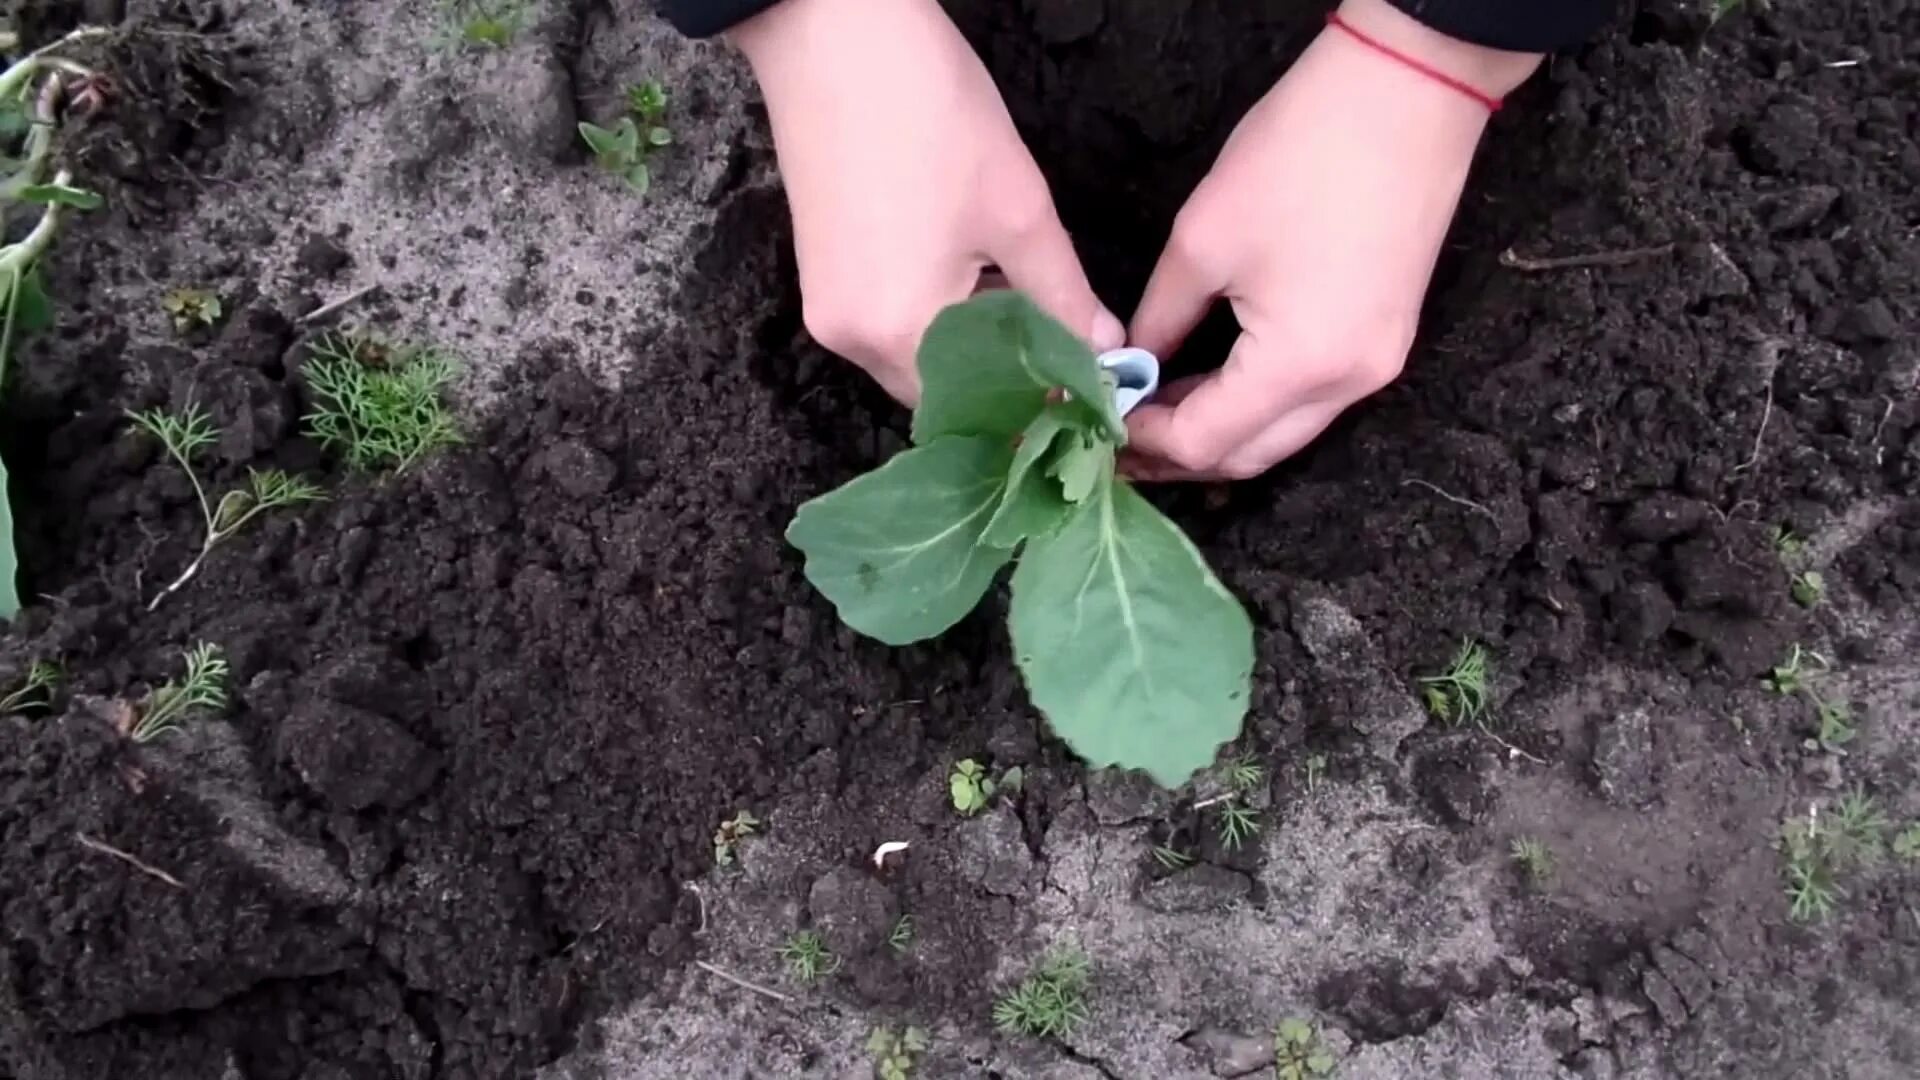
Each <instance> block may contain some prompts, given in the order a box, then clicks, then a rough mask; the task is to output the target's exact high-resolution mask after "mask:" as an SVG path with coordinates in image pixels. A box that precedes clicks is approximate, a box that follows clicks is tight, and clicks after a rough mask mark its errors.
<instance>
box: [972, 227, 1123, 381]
mask: <svg viewBox="0 0 1920 1080" xmlns="http://www.w3.org/2000/svg"><path fill="white" fill-rule="evenodd" d="M988 254H989V255H990V256H991V257H992V258H993V261H994V263H995V264H996V265H997V266H999V267H1000V272H1001V273H1002V274H1004V275H1006V278H1007V283H1008V284H1010V285H1012V286H1013V287H1014V288H1015V289H1018V290H1019V291H1020V292H1023V293H1025V294H1026V295H1027V296H1028V297H1029V298H1030V299H1032V300H1033V302H1034V303H1036V304H1038V305H1040V309H1041V310H1042V311H1045V312H1046V313H1047V314H1049V315H1051V316H1053V317H1054V318H1056V319H1058V320H1060V322H1061V323H1062V324H1064V325H1065V326H1066V327H1067V329H1069V330H1071V331H1073V332H1074V333H1075V334H1076V335H1078V336H1079V337H1080V339H1081V340H1083V341H1085V342H1086V343H1087V344H1088V345H1091V346H1093V348H1094V349H1096V350H1098V351H1101V352H1104V351H1106V350H1108V349H1117V348H1119V347H1120V346H1122V345H1125V344H1126V343H1127V328H1126V326H1125V325H1123V324H1122V323H1121V322H1120V320H1119V319H1118V318H1117V317H1115V315H1114V314H1113V312H1111V311H1108V310H1107V307H1106V305H1105V304H1102V303H1101V302H1100V298H1099V297H1098V296H1096V295H1094V292H1093V286H1092V285H1091V284H1089V283H1088V281H1087V272H1086V271H1085V270H1084V269H1082V268H1081V266H1080V256H1079V254H1078V253H1076V252H1075V251H1074V250H1073V240H1072V238H1071V237H1069V236H1068V235H1067V230H1066V228H1065V227H1064V226H1062V225H1061V224H1060V219H1059V217H1058V216H1057V215H1055V214H1054V212H1053V210H1052V209H1051V208H1049V209H1048V211H1047V215H1046V218H1045V220H1044V221H1042V222H1041V223H1040V224H1039V225H1038V226H1036V227H1033V228H1030V229H1027V230H1025V231H1024V232H1022V233H1021V234H1020V235H1019V236H1018V237H1015V238H1014V239H1012V240H1009V241H1007V242H1004V243H1002V244H1000V245H999V247H998V248H997V249H996V250H993V251H990V252H988Z"/></svg>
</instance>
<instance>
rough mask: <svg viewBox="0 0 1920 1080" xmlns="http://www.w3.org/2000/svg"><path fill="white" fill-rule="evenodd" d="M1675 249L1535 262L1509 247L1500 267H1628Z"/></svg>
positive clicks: (1534, 269)
mask: <svg viewBox="0 0 1920 1080" xmlns="http://www.w3.org/2000/svg"><path fill="white" fill-rule="evenodd" d="M1673 249H1674V245H1672V244H1655V245H1653V246H1652V247H1639V248H1627V249H1625V250H1623V251H1594V252H1589V253H1587V254H1585V255H1553V256H1544V257H1541V258H1537V259H1532V258H1528V257H1527V256H1525V255H1522V254H1520V253H1519V252H1516V251H1514V250H1513V249H1512V248H1508V249H1507V250H1505V251H1503V252H1501V253H1500V265H1501V266H1504V267H1506V268H1507V269H1509V270H1520V271H1523V272H1525V273H1529V274H1537V273H1541V272H1543V271H1547V270H1583V269H1589V268H1592V267H1596V266H1626V265H1627V264H1629V263H1636V262H1640V261H1641V260H1643V259H1659V258H1664V257H1666V256H1668V255H1671V254H1673Z"/></svg>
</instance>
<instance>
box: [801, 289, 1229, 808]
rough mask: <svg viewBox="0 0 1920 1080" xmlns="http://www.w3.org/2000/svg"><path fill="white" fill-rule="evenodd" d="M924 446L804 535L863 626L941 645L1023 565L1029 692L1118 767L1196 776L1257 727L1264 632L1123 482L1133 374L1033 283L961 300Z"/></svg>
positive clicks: (932, 396)
mask: <svg viewBox="0 0 1920 1080" xmlns="http://www.w3.org/2000/svg"><path fill="white" fill-rule="evenodd" d="M918 362H919V371H920V380H921V385H922V396H921V401H920V405H919V407H918V408H917V409H916V410H915V411H914V416H913V442H914V444H915V445H914V446H913V447H912V448H911V449H908V450H906V451H903V452H902V453H900V454H898V455H897V456H895V457H894V458H893V459H892V460H890V461H888V462H887V463H886V464H885V465H882V466H881V467H880V468H879V469H877V470H875V471H873V472H871V473H868V474H866V475H865V476H861V477H858V478H856V479H854V480H853V481H851V482H850V483H848V484H846V485H845V486H843V487H841V488H839V489H838V490H836V491H832V492H829V493H828V494H826V495H822V496H820V497H818V498H815V499H813V500H811V501H809V502H807V503H806V504H804V505H803V506H801V507H800V509H799V511H798V512H797V513H796V514H795V515H794V518H793V521H792V523H791V524H790V525H789V526H788V528H787V539H788V541H789V542H790V543H792V544H793V545H794V546H795V547H797V548H799V549H800V551H801V552H802V553H803V554H804V555H805V564H806V575H807V578H808V580H809V581H811V582H812V583H813V585H814V587H815V588H817V589H819V590H820V591H821V592H822V593H823V594H825V595H826V597H827V599H829V600H831V601H832V602H833V605H834V607H835V608H836V609H837V611H838V612H839V615H840V618H841V619H842V620H843V621H844V622H845V623H846V624H847V625H849V626H850V627H852V628H853V629H854V630H856V631H858V632H859V633H861V634H864V635H866V636H868V637H871V638H875V639H877V640H879V641H882V642H885V643H887V644H889V645H905V644H908V643H910V642H916V641H923V640H925V639H928V638H931V637H935V636H937V635H939V634H941V633H943V632H944V631H946V630H947V629H948V628H949V627H951V626H952V625H953V624H954V623H956V622H958V621H959V620H960V619H961V618H962V617H963V616H965V615H966V614H967V613H968V612H969V611H971V610H972V609H973V608H974V607H975V606H976V605H977V604H979V602H980V599H981V598H982V597H983V596H985V595H986V592H987V590H988V589H989V588H991V587H992V586H993V584H994V581H995V580H996V578H997V576H998V575H999V573H1000V571H1001V570H1002V569H1003V568H1004V567H1006V566H1007V565H1008V564H1009V563H1014V562H1015V555H1016V552H1017V553H1018V562H1017V564H1016V566H1015V569H1014V571H1013V574H1012V604H1011V607H1010V610H1009V613H1008V617H1007V623H1008V627H1009V629H1010V631H1011V635H1012V639H1013V650H1014V660H1015V662H1016V664H1017V665H1018V667H1019V669H1020V673H1021V676H1022V677H1023V679H1024V680H1025V682H1026V686H1027V692H1028V695H1029V696H1030V697H1031V699H1032V701H1033V703H1034V704H1035V705H1036V706H1037V707H1038V708H1039V710H1040V712H1041V713H1042V714H1043V715H1044V716H1045V717H1046V719H1047V722H1048V724H1049V725H1050V726H1051V728H1052V729H1053V731H1054V733H1055V734H1056V735H1058V736H1059V737H1060V738H1061V739H1062V740H1064V741H1065V742H1066V743H1067V745H1068V746H1069V747H1071V748H1072V749H1073V751H1074V752H1075V753H1076V754H1078V755H1079V756H1080V757H1081V758H1083V759H1085V760H1086V762H1087V763H1088V764H1089V765H1090V766H1092V767H1094V768H1100V767H1104V766H1108V765H1119V766H1122V767H1125V768H1131V769H1141V770H1144V771H1145V772H1147V773H1148V775H1150V776H1151V777H1152V778H1153V779H1154V780H1155V782H1157V783H1159V784H1161V785H1163V786H1165V787H1169V788H1171V787H1177V786H1179V785H1180V784H1182V783H1184V782H1185V781H1186V780H1187V779H1188V778H1190V777H1191V776H1192V775H1193V774H1194V773H1195V772H1197V771H1199V770H1200V769H1202V768H1205V767H1206V766H1207V765H1208V764H1209V763H1210V762H1211V761H1212V760H1213V758H1214V755H1215V753H1216V752H1217V751H1218V750H1219V748H1220V746H1221V745H1223V744H1224V743H1226V742H1228V741H1230V740H1232V739H1233V738H1234V737H1235V736H1237V735H1238V734H1239V733H1240V726H1241V723H1242V721H1243V720H1244V719H1245V716H1246V711H1247V704H1248V699H1249V696H1250V691H1251V680H1252V671H1253V624H1252V621H1251V620H1250V619H1248V617H1247V614H1246V611H1245V610H1244V609H1243V608H1242V607H1241V606H1240V604H1239V602H1238V601H1237V600H1236V599H1235V598H1234V596H1233V594H1232V593H1230V592H1228V591H1227V589H1226V587H1225V586H1223V585H1222V584H1221V583H1220V582H1219V580H1218V579H1217V578H1215V577H1214V575H1213V572H1212V570H1211V569H1209V568H1208V566H1207V563H1206V560H1205V558H1204V557H1202V556H1201V554H1200V552H1199V550H1198V549H1197V548H1195V547H1194V545H1193V543H1192V542H1191V541H1190V540H1188V539H1187V536H1186V534H1184V533H1182V532H1181V531H1180V528H1179V527H1178V526H1177V525H1175V524H1174V523H1173V522H1172V521H1170V520H1168V519H1167V518H1166V516H1165V515H1163V514H1162V513H1161V512H1160V511H1159V510H1158V509H1156V508H1155V507H1154V505H1153V504H1152V503H1150V502H1148V501H1147V500H1146V499H1145V498H1144V497H1142V496H1141V495H1140V494H1139V492H1137V491H1135V490H1134V488H1133V486H1132V485H1131V484H1129V483H1127V482H1126V481H1125V480H1123V479H1121V478H1120V477H1119V476H1118V475H1117V473H1116V472H1115V468H1114V461H1115V454H1116V452H1117V451H1118V450H1119V449H1120V448H1121V447H1122V446H1124V445H1125V444H1126V437H1127V436H1126V427H1125V426H1124V425H1123V424H1122V423H1121V419H1120V414H1119V410H1118V408H1117V407H1116V405H1115V402H1114V382H1113V381H1112V379H1111V377H1110V376H1108V375H1105V374H1103V373H1102V372H1101V370H1100V365H1099V363H1098V361H1097V360H1096V358H1095V356H1094V354H1093V352H1092V350H1090V349H1089V348H1088V347H1087V346H1086V345H1085V344H1083V343H1082V342H1081V341H1080V340H1079V339H1078V338H1076V337H1075V336H1074V335H1073V334H1072V332H1070V331H1068V330H1067V329H1066V328H1065V327H1063V326H1061V325H1060V324H1059V323H1057V322H1055V321H1054V320H1053V319H1051V318H1049V317H1048V316H1047V315H1045V314H1044V313H1042V312H1041V311H1040V310H1039V308H1037V307H1036V306H1034V304H1033V303H1032V302H1031V301H1030V300H1028V299H1027V298H1026V297H1024V296H1021V295H1020V294H1018V293H1014V292H992V293H986V294H982V295H981V296H977V297H975V298H973V299H971V300H967V301H964V302H962V303H959V304H956V305H954V306H952V307H949V308H947V309H946V310H945V311H943V312H942V313H941V314H940V315H939V317H938V318H936V319H935V320H934V321H933V324H932V325H931V326H930V327H929V328H928V329H927V332H926V336H925V337H924V338H923V340H922V342H921V345H920V351H919V357H918Z"/></svg>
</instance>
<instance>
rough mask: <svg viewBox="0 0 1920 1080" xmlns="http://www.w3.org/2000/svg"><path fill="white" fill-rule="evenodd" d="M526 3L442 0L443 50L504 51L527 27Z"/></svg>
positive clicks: (438, 35) (439, 36)
mask: <svg viewBox="0 0 1920 1080" xmlns="http://www.w3.org/2000/svg"><path fill="white" fill-rule="evenodd" d="M527 16H528V3H527V0H440V28H439V30H438V31H437V33H436V34H435V37H436V40H437V42H438V44H439V45H440V47H442V48H453V49H504V48H507V47H508V46H510V45H512V44H513V39H514V38H516V37H518V36H519V34H520V31H521V30H524V29H525V28H526V25H527Z"/></svg>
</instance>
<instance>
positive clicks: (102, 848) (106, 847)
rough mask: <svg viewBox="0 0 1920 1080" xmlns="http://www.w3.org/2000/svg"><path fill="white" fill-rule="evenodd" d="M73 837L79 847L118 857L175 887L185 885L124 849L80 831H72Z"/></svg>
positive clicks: (179, 887) (184, 886)
mask: <svg viewBox="0 0 1920 1080" xmlns="http://www.w3.org/2000/svg"><path fill="white" fill-rule="evenodd" d="M73 838H74V839H75V840H78V841H79V842H80V846H81V847H84V848H88V849H90V850H93V851H97V852H99V853H100V854H102V855H107V856H110V857H112V858H115V859H119V860H120V861H121V862H123V863H126V864H127V865H128V866H131V867H133V868H134V869H135V870H138V871H140V872H141V873H143V874H146V875H148V876H150V877H155V878H158V879H160V880H161V881H164V882H166V883H167V884H169V885H171V886H173V887H174V888H176V889H185V888H186V887H187V883H186V882H184V881H181V880H180V879H179V878H177V877H174V876H173V875H172V874H169V873H167V872H166V871H165V870H162V869H160V868H159V867H157V866H154V865H153V864H152V863H148V862H143V861H141V860H140V859H138V858H135V857H134V856H132V855H129V854H127V853H126V852H124V851H121V850H120V849H119V848H117V847H114V846H113V845H112V844H108V843H105V842H103V841H100V840H95V839H94V838H93V837H91V836H88V835H87V834H86V833H81V832H77V833H74V834H73Z"/></svg>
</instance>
